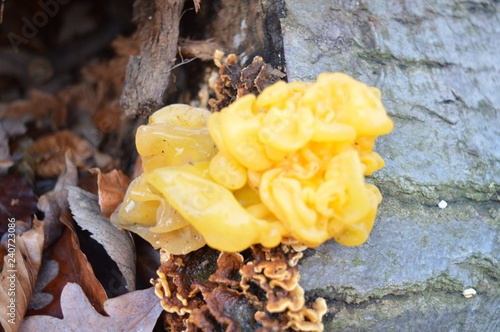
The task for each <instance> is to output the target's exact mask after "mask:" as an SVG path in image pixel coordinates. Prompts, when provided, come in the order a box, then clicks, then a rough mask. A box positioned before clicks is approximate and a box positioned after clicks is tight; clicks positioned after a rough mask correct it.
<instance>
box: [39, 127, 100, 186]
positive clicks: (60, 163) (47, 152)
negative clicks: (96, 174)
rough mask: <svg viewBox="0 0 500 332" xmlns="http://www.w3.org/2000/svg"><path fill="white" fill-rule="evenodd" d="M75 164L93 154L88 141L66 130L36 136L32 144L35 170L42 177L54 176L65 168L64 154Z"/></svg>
mask: <svg viewBox="0 0 500 332" xmlns="http://www.w3.org/2000/svg"><path fill="white" fill-rule="evenodd" d="M66 151H69V154H70V157H71V159H72V160H73V162H74V163H75V165H77V166H82V165H83V164H84V161H85V159H87V158H89V157H91V156H92V155H93V149H92V146H91V145H90V143H89V142H87V141H86V140H84V139H83V138H81V137H80V136H78V135H76V134H74V133H72V132H71V131H68V130H63V131H59V132H57V133H55V134H50V135H45V136H42V137H40V138H38V139H37V140H36V141H35V143H34V144H33V157H34V159H35V172H36V173H37V175H39V176H42V177H54V176H58V175H59V174H61V173H62V172H63V171H64V170H65V169H66V163H65V154H66Z"/></svg>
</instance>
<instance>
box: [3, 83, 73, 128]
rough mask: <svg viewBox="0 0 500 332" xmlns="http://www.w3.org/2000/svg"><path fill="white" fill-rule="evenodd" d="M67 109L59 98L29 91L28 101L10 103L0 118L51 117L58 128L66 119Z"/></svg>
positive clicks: (28, 118) (26, 118)
mask: <svg viewBox="0 0 500 332" xmlns="http://www.w3.org/2000/svg"><path fill="white" fill-rule="evenodd" d="M66 112H67V108H66V105H65V103H63V102H62V101H61V100H60V98H58V97H57V96H55V95H52V94H47V93H44V92H41V91H37V90H32V91H30V100H17V101H15V102H13V103H11V104H10V105H9V106H8V108H7V109H6V110H5V111H4V112H3V113H2V114H1V115H0V118H13V119H19V120H31V119H39V118H41V117H44V116H48V115H51V116H52V118H53V120H56V121H54V122H55V125H56V126H58V127H60V126H62V125H63V124H64V122H65V119H66Z"/></svg>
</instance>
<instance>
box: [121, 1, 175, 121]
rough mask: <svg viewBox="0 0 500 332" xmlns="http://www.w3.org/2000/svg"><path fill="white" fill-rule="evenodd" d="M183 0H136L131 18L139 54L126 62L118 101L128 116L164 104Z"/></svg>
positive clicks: (151, 109)
mask: <svg viewBox="0 0 500 332" xmlns="http://www.w3.org/2000/svg"><path fill="white" fill-rule="evenodd" d="M183 5H184V1H183V0H140V1H139V0H136V1H135V3H134V22H135V23H136V24H137V29H138V32H137V38H138V39H139V40H140V43H141V45H140V49H141V54H140V55H135V56H131V57H130V58H129V62H128V64H127V73H126V75H125V84H124V86H123V91H122V95H121V98H120V105H121V106H122V107H123V109H124V110H125V113H126V114H127V115H129V116H131V115H136V114H142V115H149V114H151V113H152V112H154V111H156V110H157V109H158V108H160V107H161V106H163V105H164V95H165V90H166V89H167V85H168V79H169V76H170V70H171V68H172V66H173V63H174V62H175V55H176V53H177V41H178V38H179V20H180V18H181V14H182V8H183Z"/></svg>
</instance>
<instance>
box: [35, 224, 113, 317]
mask: <svg viewBox="0 0 500 332" xmlns="http://www.w3.org/2000/svg"><path fill="white" fill-rule="evenodd" d="M48 258H50V259H51V260H52V262H57V264H58V273H57V275H56V276H55V278H54V279H53V280H51V281H50V282H49V283H48V284H47V285H46V287H44V288H42V289H41V291H43V293H45V294H50V295H52V297H53V299H52V301H50V302H49V303H48V305H47V306H44V307H43V308H40V309H39V310H36V311H35V310H33V311H29V312H28V315H30V316H31V315H50V316H54V317H59V318H62V311H61V304H60V297H61V292H62V290H63V288H64V286H65V285H66V284H67V283H68V282H75V283H77V284H79V285H80V286H81V287H82V289H83V291H84V292H85V294H86V296H87V297H88V298H89V300H90V302H91V303H92V305H93V306H94V307H95V308H96V310H97V311H98V312H100V313H104V307H103V305H104V302H105V301H106V300H107V299H108V297H107V295H106V291H105V290H104V288H103V286H102V285H101V283H100V282H99V280H97V278H96V276H95V274H94V270H93V268H92V266H91V265H90V263H89V261H88V260H87V256H86V255H85V254H84V253H83V252H82V251H81V250H80V245H79V243H78V238H77V237H76V234H75V233H74V232H72V231H71V230H70V229H69V228H66V229H65V230H64V233H63V234H62V236H61V237H60V238H59V240H57V242H56V243H54V245H52V246H51V247H50V248H49V252H48Z"/></svg>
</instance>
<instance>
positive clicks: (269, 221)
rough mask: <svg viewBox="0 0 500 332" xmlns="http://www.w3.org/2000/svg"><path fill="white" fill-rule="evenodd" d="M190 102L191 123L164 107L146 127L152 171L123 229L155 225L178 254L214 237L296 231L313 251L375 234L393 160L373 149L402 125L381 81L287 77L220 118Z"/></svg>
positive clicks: (216, 241) (131, 199)
mask: <svg viewBox="0 0 500 332" xmlns="http://www.w3.org/2000/svg"><path fill="white" fill-rule="evenodd" d="M173 109H182V108H181V107H180V106H173ZM182 110H183V111H177V112H178V113H179V112H180V113H182V112H184V113H182V114H183V116H185V117H184V118H183V120H182V121H181V120H179V117H177V122H176V121H174V122H173V123H172V121H173V120H175V117H176V115H173V114H172V110H171V109H170V110H166V109H163V110H160V111H158V112H157V113H155V114H154V115H153V116H152V118H151V120H150V123H149V125H148V126H144V127H141V128H139V130H138V134H137V147H138V150H139V154H140V155H141V156H142V158H143V162H144V169H145V172H144V174H143V175H142V176H141V177H139V178H138V179H137V180H135V181H134V183H133V184H131V187H130V189H129V192H128V193H127V197H126V199H125V201H124V203H123V204H122V207H121V208H120V210H119V212H118V214H119V217H120V218H118V219H119V220H118V223H119V224H120V225H124V224H126V225H127V226H128V227H127V228H129V229H131V230H133V229H132V227H131V225H134V226H133V227H135V228H147V230H148V232H154V233H155V236H156V237H157V241H159V242H157V243H155V242H154V241H151V240H150V239H148V240H149V241H150V242H152V243H153V245H156V246H157V247H163V248H165V249H167V250H169V251H170V252H172V253H178V252H185V251H190V250H193V248H196V247H199V246H201V245H202V244H203V243H204V241H206V242H207V243H208V244H209V245H210V246H212V247H214V248H216V249H220V250H224V251H240V250H243V249H246V248H248V247H249V246H250V245H252V244H255V243H261V244H262V245H264V246H266V247H274V246H276V245H278V244H279V243H280V242H281V240H282V238H283V237H290V236H291V237H294V238H295V239H297V240H298V241H300V242H302V243H304V244H305V245H307V246H311V247H314V246H317V245H319V244H321V243H322V242H324V241H325V240H327V239H330V238H332V237H333V238H334V239H335V240H336V241H338V242H340V243H342V244H344V245H359V244H362V243H363V242H365V240H366V239H367V237H368V235H369V233H370V231H371V229H372V226H373V222H374V220H375V214H376V211H377V207H378V205H379V203H380V201H381V199H382V197H381V195H380V193H379V191H378V189H377V188H376V187H375V186H373V185H370V184H366V183H365V179H364V175H369V174H371V173H373V172H374V171H376V170H378V169H380V168H382V167H383V166H384V162H383V160H382V158H381V157H380V156H379V155H378V154H377V153H375V152H373V151H372V148H373V146H374V143H375V139H376V138H377V136H379V135H383V134H387V133H389V132H390V131H391V130H392V128H393V123H392V121H391V120H390V118H389V117H388V116H387V114H386V111H385V109H384V107H383V105H382V102H381V98H380V91H379V90H378V89H376V88H373V87H368V86H366V85H365V84H363V83H361V82H358V81H356V80H354V79H353V78H351V77H350V76H348V75H345V74H341V73H333V74H321V75H320V76H319V77H318V80H317V82H315V83H300V82H293V83H289V84H287V83H285V82H278V83H275V84H273V85H272V86H270V87H268V88H266V89H265V90H264V91H263V92H262V93H261V94H260V95H259V96H258V97H255V96H253V95H246V96H244V97H241V98H240V99H238V100H237V101H236V102H234V103H232V104H231V105H229V106H228V107H226V108H224V109H222V111H221V112H220V113H213V114H210V115H209V116H207V115H205V114H206V113H204V111H202V110H199V109H193V108H189V107H187V106H186V108H183V109H182ZM191 113H193V115H190V114H191ZM202 114H203V115H202ZM207 119H208V132H207V128H206V126H205V123H204V121H206V120H207ZM214 145H216V148H215V147H214ZM165 211H166V212H165ZM115 219H116V218H115ZM167 220H168V221H167ZM158 230H161V232H159V231H158ZM172 232H175V233H176V234H175V237H174V236H173V235H168V234H169V233H172ZM139 234H141V233H139ZM174 243H175V245H174ZM183 243H184V245H185V246H186V247H188V248H189V249H182V248H181V247H178V245H179V246H181V245H182V244H183Z"/></svg>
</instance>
